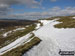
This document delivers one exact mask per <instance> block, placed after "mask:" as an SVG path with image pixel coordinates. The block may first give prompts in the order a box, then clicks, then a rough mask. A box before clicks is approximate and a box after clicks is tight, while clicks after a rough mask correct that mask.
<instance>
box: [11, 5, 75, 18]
mask: <svg viewBox="0 0 75 56" xmlns="http://www.w3.org/2000/svg"><path fill="white" fill-rule="evenodd" d="M67 15H75V7H66V8H64V9H61V8H60V7H58V6H56V7H53V8H50V9H48V11H43V12H27V13H26V12H25V13H22V14H13V15H10V18H18V19H21V18H22V19H39V18H48V17H52V16H67Z"/></svg>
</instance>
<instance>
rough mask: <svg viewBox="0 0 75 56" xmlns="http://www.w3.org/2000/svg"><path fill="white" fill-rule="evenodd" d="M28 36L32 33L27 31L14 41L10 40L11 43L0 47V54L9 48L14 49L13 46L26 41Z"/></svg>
mask: <svg viewBox="0 0 75 56" xmlns="http://www.w3.org/2000/svg"><path fill="white" fill-rule="evenodd" d="M30 36H32V34H30V33H29V34H27V35H25V36H23V37H20V38H19V39H17V40H16V41H14V42H12V43H11V44H9V45H7V46H5V47H3V48H1V49H0V55H2V54H4V53H6V52H8V51H10V50H11V49H14V48H16V47H18V46H20V45H22V44H24V42H25V41H27V40H28V38H29V37H30Z"/></svg>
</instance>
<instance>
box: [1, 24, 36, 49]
mask: <svg viewBox="0 0 75 56" xmlns="http://www.w3.org/2000/svg"><path fill="white" fill-rule="evenodd" d="M35 27H36V25H34V24H33V25H31V26H29V27H26V29H25V30H23V31H16V32H15V33H13V34H11V35H9V36H8V37H6V38H0V48H2V47H4V46H6V45H8V44H10V43H11V42H13V41H15V40H16V39H17V38H20V37H22V36H24V35H26V34H27V33H29V32H31V31H33V30H34V29H35Z"/></svg>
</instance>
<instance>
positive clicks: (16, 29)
mask: <svg viewBox="0 0 75 56" xmlns="http://www.w3.org/2000/svg"><path fill="white" fill-rule="evenodd" d="M24 29H25V28H17V29H15V30H13V31H19V30H24Z"/></svg>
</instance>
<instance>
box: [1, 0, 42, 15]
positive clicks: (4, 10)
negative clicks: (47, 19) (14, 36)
mask: <svg viewBox="0 0 75 56" xmlns="http://www.w3.org/2000/svg"><path fill="white" fill-rule="evenodd" d="M41 1H42V0H40V2H38V1H36V0H0V15H6V14H8V12H10V11H11V10H12V9H10V6H11V5H14V4H23V5H25V6H26V7H27V8H30V7H31V8H39V7H40V5H41Z"/></svg>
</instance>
